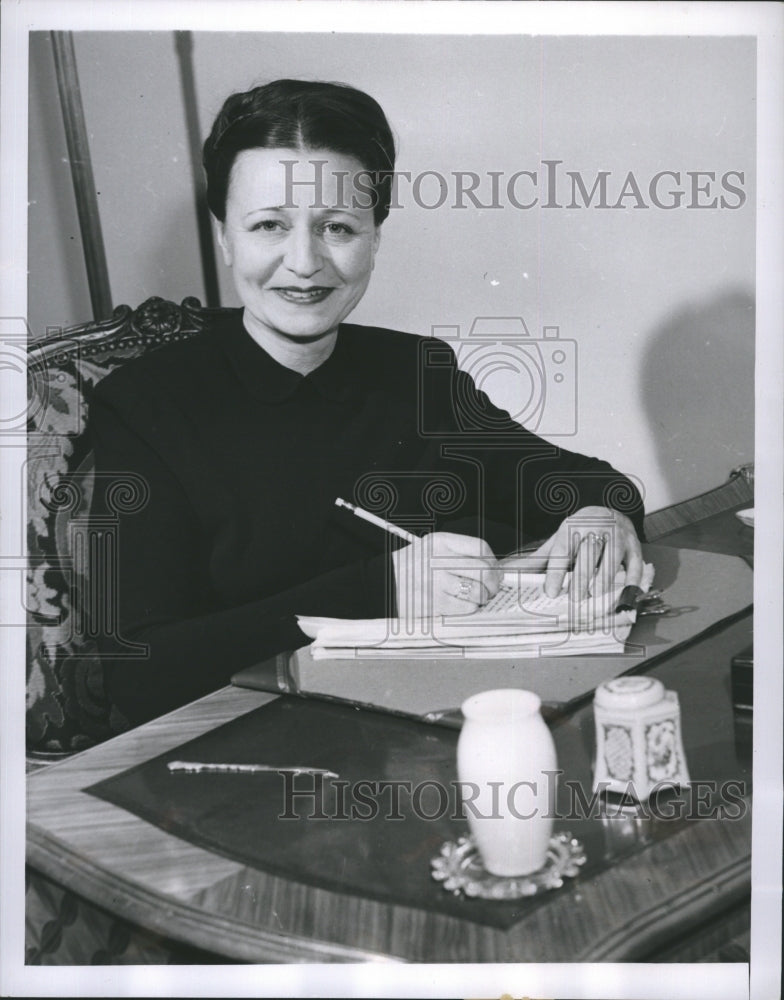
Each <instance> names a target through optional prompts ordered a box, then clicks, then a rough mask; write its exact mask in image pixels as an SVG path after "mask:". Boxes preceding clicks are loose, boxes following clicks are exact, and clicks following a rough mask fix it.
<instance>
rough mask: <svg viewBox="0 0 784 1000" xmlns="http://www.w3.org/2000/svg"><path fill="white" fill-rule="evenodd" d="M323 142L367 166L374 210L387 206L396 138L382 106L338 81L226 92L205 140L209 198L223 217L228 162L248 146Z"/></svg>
mask: <svg viewBox="0 0 784 1000" xmlns="http://www.w3.org/2000/svg"><path fill="white" fill-rule="evenodd" d="M276 147H283V148H289V149H314V150H316V149H320V150H329V151H331V152H333V153H342V154H344V155H346V156H352V157H354V159H355V160H358V161H359V163H361V164H362V166H363V167H364V169H365V170H367V171H368V172H369V174H370V178H369V182H370V185H371V187H372V196H373V200H372V204H373V215H374V218H375V222H376V225H380V224H381V223H382V222H383V221H384V219H386V217H387V215H388V214H389V203H390V198H391V191H392V173H393V171H394V168H395V140H394V138H393V136H392V131H391V129H390V127H389V123H388V122H387V119H386V116H385V115H384V112H383V111H382V109H381V106H380V105H379V104H378V103H377V102H376V101H374V100H373V98H372V97H370V96H369V95H368V94H365V93H363V91H361V90H356V89H355V88H354V87H348V86H346V85H345V84H341V83H320V82H316V81H314V82H310V81H307V80H275V81H274V82H273V83H267V84H265V85H264V86H263V87H255V88H254V89H253V90H248V91H246V92H245V93H238V94H232V95H231V96H230V97H228V98H227V99H226V101H225V102H224V104H223V107H222V108H221V110H220V112H219V114H218V117H217V118H216V119H215V122H214V124H213V126H212V131H211V132H210V134H209V137H208V138H207V141H206V142H205V143H204V150H203V155H202V162H203V164H204V170H205V172H206V174H207V204H208V205H209V207H210V211H211V212H212V214H213V215H214V216H215V217H216V218H217V219H219V220H220V221H221V222H223V221H225V218H226V197H227V194H228V189H229V177H230V175H231V168H232V166H233V164H234V160H235V158H236V157H237V154H238V153H241V152H242V151H243V150H246V149H274V148H276Z"/></svg>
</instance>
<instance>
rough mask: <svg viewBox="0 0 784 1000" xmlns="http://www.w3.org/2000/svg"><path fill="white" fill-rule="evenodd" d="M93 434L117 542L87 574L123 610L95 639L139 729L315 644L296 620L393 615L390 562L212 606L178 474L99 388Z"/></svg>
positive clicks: (100, 500) (108, 676)
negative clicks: (128, 485) (118, 501)
mask: <svg viewBox="0 0 784 1000" xmlns="http://www.w3.org/2000/svg"><path fill="white" fill-rule="evenodd" d="M90 433H91V438H92V444H93V448H94V453H95V467H96V479H95V483H96V487H95V495H94V501H93V505H92V508H91V532H93V533H94V532H98V531H105V530H106V528H107V526H109V528H110V529H111V530H113V531H114V532H115V537H116V559H113V560H110V562H109V563H107V564H106V566H101V567H98V566H96V565H91V568H90V572H91V573H96V572H99V573H102V574H103V578H102V579H103V581H104V590H105V593H104V595H103V601H104V604H105V605H106V606H111V607H112V608H113V609H114V611H113V613H112V614H110V615H108V616H107V617H106V619H105V620H106V621H108V622H109V623H111V622H115V623H116V624H115V625H114V626H113V627H104V628H102V629H100V630H99V635H98V636H97V642H98V646H99V651H100V653H101V659H102V663H103V668H104V679H105V685H106V690H107V694H108V695H109V697H110V698H111V699H112V701H113V702H114V704H115V705H116V706H117V707H118V708H119V709H120V711H121V712H122V713H123V714H124V715H125V716H126V718H127V719H128V721H129V722H131V723H132V724H139V723H141V722H143V721H146V720H148V719H150V718H154V717H155V716H157V715H160V714H162V713H163V712H166V711H170V710H171V709H173V708H176V707H178V706H180V705H183V704H185V703H186V702H188V701H191V700H193V699H194V698H198V697H201V696H202V695H204V694H207V693H209V692H210V691H213V690H215V689H216V688H218V687H220V686H222V685H223V684H226V683H228V682H229V680H230V678H231V675H232V674H233V673H235V672H236V671H237V670H239V669H242V668H243V667H247V666H251V665H252V664H254V663H258V662H260V661H262V660H264V659H266V658H268V657H270V656H273V655H275V654H276V653H279V652H282V651H285V650H292V649H296V648H298V647H300V646H303V645H306V644H307V643H308V642H309V641H310V640H309V639H308V638H307V636H305V634H304V633H303V632H302V631H301V630H300V629H299V627H298V626H297V623H296V618H295V614H308V615H314V614H317V615H325V616H334V617H363V618H365V617H367V618H373V617H385V616H387V615H389V614H392V613H394V609H393V607H392V606H391V605H390V604H389V603H388V602H390V601H394V586H393V577H392V573H393V570H392V567H391V564H390V561H389V560H388V559H387V557H386V556H384V555H381V556H374V557H372V558H369V559H366V560H362V561H359V562H356V563H352V564H350V565H347V566H343V567H340V568H339V569H336V570H333V571H330V572H328V573H326V574H324V575H322V576H319V577H317V578H315V579H312V580H308V581H306V582H305V583H303V584H301V585H299V586H296V587H293V588H291V589H289V590H286V591H283V592H281V593H278V594H275V595H274V596H273V597H270V598H265V599H262V600H258V601H252V602H250V603H247V604H243V605H241V606H238V607H231V608H226V609H221V610H215V608H214V604H213V602H211V601H210V593H209V584H208V580H207V578H206V571H205V569H204V562H205V559H204V554H203V546H204V537H203V531H202V526H201V525H200V523H199V519H198V516H197V513H196V511H195V509H194V508H193V505H192V504H191V503H190V502H189V499H188V497H187V495H186V493H185V491H184V490H183V488H182V486H181V484H180V483H179V481H178V479H177V478H176V476H175V475H174V474H173V473H172V472H171V470H170V469H169V468H168V467H167V465H166V464H165V462H164V461H163V459H162V458H161V457H160V456H159V455H158V454H157V452H156V450H155V448H154V447H153V446H152V445H151V444H150V443H148V442H147V441H146V440H145V439H144V438H143V437H142V436H140V435H139V434H137V433H136V431H135V430H133V429H132V428H131V426H129V423H128V422H127V421H126V419H124V416H123V415H121V414H120V413H119V412H118V411H117V409H115V407H114V406H113V404H112V403H111V402H110V401H109V399H108V398H107V397H106V396H104V395H102V394H101V393H97V394H96V395H95V397H94V399H93V400H92V401H91V407H90ZM129 474H130V477H132V480H133V482H134V483H135V484H136V485H135V493H136V495H137V497H140V499H139V501H138V502H137V503H136V504H135V505H133V506H134V509H132V510H130V509H125V510H123V511H122V512H119V513H118V511H117V509H116V508H114V507H113V506H112V495H113V490H112V485H113V484H120V483H122V482H123V481H124V480H125V481H128V477H129ZM114 492H115V494H116V492H117V491H114ZM107 568H108V569H109V575H108V576H107Z"/></svg>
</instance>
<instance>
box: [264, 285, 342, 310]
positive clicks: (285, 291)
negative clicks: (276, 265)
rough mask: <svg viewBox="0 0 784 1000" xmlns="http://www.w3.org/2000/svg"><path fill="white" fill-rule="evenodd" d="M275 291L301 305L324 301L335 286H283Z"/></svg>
mask: <svg viewBox="0 0 784 1000" xmlns="http://www.w3.org/2000/svg"><path fill="white" fill-rule="evenodd" d="M274 290H275V292H276V293H277V294H278V295H279V296H280V297H281V298H282V299H285V300H286V302H296V303H298V304H299V305H310V304H311V303H314V302H323V300H324V299H325V298H326V297H327V296H328V295H329V294H330V293H331V292H333V291H334V289H333V288H328V287H325V286H323V285H318V286H316V287H314V288H296V287H294V286H291V287H281V288H276V289H274Z"/></svg>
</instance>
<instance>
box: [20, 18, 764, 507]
mask: <svg viewBox="0 0 784 1000" xmlns="http://www.w3.org/2000/svg"><path fill="white" fill-rule="evenodd" d="M36 46H37V49H36ZM33 49H34V50H35V52H36V58H35V60H34V62H33V63H31V74H32V76H33V80H32V83H31V88H32V89H31V94H32V96H33V97H34V100H33V101H32V103H31V112H30V121H31V194H30V197H31V199H36V210H35V211H33V210H32V209H31V217H30V219H31V257H30V270H31V273H30V320H31V325H32V327H33V329H34V332H35V333H36V334H40V333H41V332H43V331H44V329H45V326H46V325H48V324H49V323H51V322H53V321H57V320H56V319H54V318H56V317H59V318H60V319H59V321H60V322H72V321H75V320H76V319H83V318H87V317H88V316H89V310H88V307H87V306H86V305H85V302H84V295H83V291H81V290H83V288H84V277H83V271H82V264H81V258H80V256H79V254H78V253H76V252H75V242H74V241H73V240H71V239H70V237H71V236H72V235H73V225H72V222H71V221H70V220H69V217H68V213H67V212H66V208H65V205H64V201H67V199H66V198H65V195H64V193H63V190H62V172H63V171H62V167H61V166H59V164H60V163H61V162H62V156H63V155H64V154H63V150H62V144H61V139H60V137H59V136H58V134H57V126H56V123H55V120H54V119H55V118H56V115H54V114H53V110H52V109H53V106H54V107H55V108H56V105H55V104H54V101H55V98H54V91H53V90H51V87H52V79H51V70H50V68H47V65H46V59H45V55H46V53H45V52H44V51H43V49H45V45H42V44H41V43H40V41H36V40H35V38H34V41H33ZM76 53H77V59H78V63H79V72H80V77H81V84H82V89H83V100H84V105H85V114H86V119H87V123H88V129H89V132H90V141H91V152H92V157H93V165H94V171H95V177H96V185H97V188H98V190H99V191H100V195H99V204H100V211H101V218H102V223H103V227H104V237H105V241H106V248H107V255H108V260H109V270H110V278H111V284H112V294H113V298H114V301H115V302H128V303H131V304H138V303H139V302H141V301H142V300H143V299H144V298H145V297H146V296H148V295H151V294H161V295H164V296H166V297H169V298H173V299H181V298H182V297H184V296H185V295H188V294H197V295H201V296H202V297H203V294H204V293H203V288H202V280H201V271H200V265H199V259H198V247H197V241H196V224H195V218H194V211H193V193H192V191H193V189H192V178H191V175H190V165H189V161H188V157H187V150H186V145H185V141H186V139H185V128H184V118H183V113H182V105H181V93H180V85H179V80H178V73H177V63H176V58H175V54H174V42H173V36H172V35H171V34H170V33H164V32H160V33H152V32H150V33H147V32H145V33H141V32H139V33H131V34H129V33H117V34H110V33H81V34H78V35H77V36H76ZM193 58H194V65H195V74H196V84H197V90H198V101H199V115H200V121H201V126H202V131H203V133H204V134H206V131H207V130H208V128H209V126H210V123H211V120H212V117H213V116H214V114H215V112H216V111H217V109H218V108H219V106H220V103H221V102H222V99H223V98H224V97H225V96H226V95H227V94H228V93H229V92H231V91H232V90H234V89H246V88H247V87H249V86H251V85H253V84H254V83H258V82H264V81H265V80H268V79H274V78H276V77H279V76H290V77H297V76H305V77H310V78H319V79H335V80H342V81H345V82H349V83H352V84H354V85H356V86H359V87H361V88H363V89H366V90H368V91H369V92H370V93H372V94H373V95H374V96H375V97H376V98H377V99H378V100H379V101H380V103H381V104H382V106H383V107H384V109H385V110H386V112H387V114H388V117H389V119H390V121H391V122H392V124H393V127H394V128H395V131H396V133H397V135H398V138H399V147H400V154H399V163H398V167H399V169H400V170H408V171H411V173H412V175H414V176H417V175H419V174H421V173H422V172H424V171H438V172H439V173H441V174H442V175H444V176H445V177H447V178H449V176H450V173H451V172H452V171H456V170H464V171H474V172H476V173H477V174H479V175H480V176H481V177H482V178H483V187H481V188H480V189H479V194H480V199H481V200H482V201H483V203H485V204H487V203H488V198H489V188H488V187H487V184H488V183H489V181H488V180H487V178H488V172H489V171H500V172H503V173H504V175H505V177H508V176H509V175H511V174H513V173H514V172H515V171H519V170H531V171H537V172H538V182H539V183H538V189H539V194H540V195H542V194H543V191H544V178H543V171H544V169H545V168H543V166H542V162H541V161H542V160H560V161H562V164H561V165H560V166H559V167H558V170H559V172H560V173H559V178H560V182H561V183H560V185H559V193H558V194H557V196H556V197H557V200H558V202H559V204H561V205H563V206H564V207H559V208H555V207H553V208H544V207H542V205H541V203H540V204H539V205H538V206H536V207H535V208H531V209H518V208H515V207H513V206H512V205H511V204H510V203H509V202H508V200H506V199H503V201H504V205H503V207H502V208H499V209H493V208H485V209H480V208H475V207H467V208H465V209H462V210H461V209H456V208H454V207H450V206H451V205H452V204H453V202H454V197H453V195H452V192H453V191H454V186H452V188H451V189H450V198H449V199H448V203H447V204H446V205H444V206H443V207H441V208H438V209H432V210H428V209H426V208H423V207H421V206H420V205H417V204H416V203H415V202H414V200H413V198H412V197H411V196H410V188H407V187H403V188H401V192H402V194H401V202H402V203H403V206H404V207H403V208H402V209H400V210H398V211H393V212H392V215H391V217H390V219H389V220H388V221H387V223H385V225H384V231H383V239H382V246H381V250H380V253H379V257H378V261H377V266H376V272H375V275H374V279H373V282H372V284H371V287H370V290H369V291H368V294H367V296H366V298H365V300H364V301H363V302H362V303H361V305H360V306H359V308H358V309H357V311H356V312H355V314H354V316H353V318H354V319H355V320H356V321H357V322H372V323H376V324H380V325H388V326H392V327H397V328H400V329H405V330H410V331H414V332H420V333H428V332H430V329H431V326H432V325H433V324H438V325H459V326H460V328H461V330H462V331H463V332H465V331H466V330H467V329H468V328H469V327H470V324H471V322H472V320H473V318H474V317H475V316H477V315H479V316H522V317H523V318H524V319H525V322H526V324H527V326H528V328H529V330H530V332H531V334H532V336H533V337H534V338H539V337H540V336H541V329H542V327H543V326H545V325H547V326H558V327H559V328H560V335H561V338H562V339H564V340H568V341H572V342H574V344H575V345H576V346H575V348H574V349H575V351H576V366H575V369H574V371H573V373H571V372H570V374H569V377H568V378H567V381H566V383H565V384H562V385H561V386H560V387H559V391H560V392H561V395H560V397H559V396H558V395H557V394H556V395H554V396H552V397H550V398H549V399H548V404H547V405H548V406H549V407H551V411H550V412H551V427H554V428H555V429H556V430H559V429H560V430H564V429H571V428H570V427H569V425H570V423H571V422H572V420H571V413H572V411H573V410H574V408H575V407H576V410H575V412H576V433H574V434H573V435H572V436H567V437H560V438H557V440H558V442H559V443H563V444H564V445H566V446H567V447H570V448H574V449H576V450H579V451H583V452H587V453H591V454H599V455H601V456H603V457H606V458H607V459H609V460H610V461H612V462H613V463H614V464H615V465H617V466H618V467H620V468H622V469H624V470H625V471H627V472H630V473H632V474H634V475H636V476H637V477H638V478H639V479H640V481H641V482H642V484H643V485H644V489H645V491H646V496H647V506H648V507H649V509H654V508H656V507H660V506H662V505H664V504H666V503H669V502H672V501H675V500H678V499H682V498H684V497H686V496H689V495H693V494H695V493H698V492H700V491H702V490H704V489H709V488H711V487H712V486H714V485H716V484H718V483H719V482H721V481H722V480H723V479H724V478H725V477H726V475H727V473H728V471H729V470H730V469H731V468H732V467H733V466H735V465H737V464H740V463H741V462H744V461H752V460H753V443H752V425H753V391H754V390H753V358H754V320H753V304H754V274H755V272H754V267H755V262H754V209H753V206H754V187H753V183H754V167H755V164H754V150H755V132H754V97H755V72H754V41H753V39H744V38H708V37H703V38H669V39H668V38H637V39H633V38H602V37H596V38H585V37H576V38H538V39H537V38H532V37H509V36H500V37H495V36H465V37H460V36H454V37H450V36H440V37H434V36H410V35H387V36H380V35H370V36H368V35H363V36H359V35H346V34H334V35H313V34H269V35H257V34H230V33H229V34H217V33H210V34H196V35H195V36H194V56H193ZM489 69H490V70H491V71H489ZM44 94H48V95H49V96H48V98H46V99H45V98H44V97H43V95H44ZM47 101H48V104H47ZM60 131H61V129H60ZM44 136H45V137H46V139H44ZM33 143H35V148H36V150H37V153H36V156H37V157H38V156H40V157H41V162H35V163H33V160H32V150H33ZM567 170H571V171H578V172H579V173H580V175H581V177H583V178H584V180H585V183H586V184H587V186H588V189H590V186H591V184H592V182H593V180H594V179H595V177H596V175H597V172H598V171H601V170H604V171H609V177H608V180H607V185H608V202H609V204H613V203H615V202H616V201H617V200H618V197H619V194H620V192H621V189H622V187H623V183H624V179H625V178H626V176H627V174H628V173H629V172H630V171H631V172H633V174H634V177H635V179H637V180H638V182H639V184H640V187H641V191H642V192H643V198H644V201H646V202H648V203H649V205H650V198H649V197H648V193H647V185H648V182H649V180H650V178H652V177H653V175H654V174H656V173H657V172H658V171H662V170H673V171H681V172H682V178H681V180H682V183H683V184H685V183H686V181H687V178H686V177H685V175H683V174H684V172H685V171H696V170H702V171H714V172H715V173H716V174H717V175H718V176H719V177H720V176H721V175H722V174H723V173H725V172H726V171H731V170H732V171H735V170H737V171H743V172H744V174H745V182H744V184H743V189H744V192H745V196H746V202H745V204H744V205H743V206H742V207H739V208H737V209H731V208H728V209H724V210H721V209H720V208H718V207H715V208H694V209H688V208H685V207H683V206H681V207H679V208H676V209H673V210H669V211H668V210H666V209H662V208H657V207H655V206H651V207H634V205H635V200H636V199H635V198H634V197H633V196H627V197H626V198H625V199H623V200H622V202H621V204H623V205H624V206H625V207H623V208H619V209H613V208H604V209H602V208H596V207H590V208H572V209H570V208H568V207H565V206H567V205H568V204H569V202H570V195H571V191H570V187H569V184H568V178H567V177H566V174H565V173H564V171H567ZM54 174H56V175H57V176H58V177H59V178H60V185H61V186H60V188H57V189H56V188H55V186H54V184H53V183H52V175H54ZM431 181H432V178H431ZM527 183H528V182H527V181H526V180H525V178H523V179H522V180H521V182H520V186H519V188H518V189H517V190H518V192H519V197H520V199H521V200H522V198H523V196H524V195H526V194H528V192H529V191H532V190H533V187H532V186H530V187H529V186H526V184H527ZM735 183H736V184H737V183H738V182H737V181H735ZM663 190H666V188H663ZM719 193H721V192H719ZM436 194H437V189H436V187H435V182H434V181H433V182H432V183H426V184H424V185H423V187H422V189H421V195H422V198H421V200H423V201H424V200H427V201H428V203H430V204H432V203H433V201H434V200H435V196H436ZM545 196H546V195H545ZM71 198H72V196H71ZM685 200H686V201H688V200H689V198H688V197H687V198H686V199H685ZM698 200H703V201H706V200H708V199H707V197H705V196H702V198H701V199H698ZM727 200H728V202H729V203H730V204H733V205H735V204H737V203H738V200H739V199H738V198H737V197H732V196H731V192H729V193H728V197H727ZM594 206H595V202H594ZM71 215H72V213H71ZM53 276H56V277H57V280H52V278H53ZM221 290H222V297H223V301H224V302H225V303H235V302H236V298H235V296H234V292H233V289H232V286H231V279H230V275H229V274H227V273H226V272H225V271H223V268H222V265H221ZM76 310H81V313H80V314H77V312H76ZM573 386H574V391H573V389H572V387H573ZM492 387H493V391H494V392H495V393H496V394H497V395H498V398H499V399H501V400H502V401H503V400H506V401H509V400H511V399H512V398H513V395H514V392H515V386H514V385H512V384H511V382H510V378H505V377H504V376H503V374H502V376H501V377H500V379H496V380H495V381H494V382H493V386H492ZM551 387H552V384H551ZM545 429H546V428H545Z"/></svg>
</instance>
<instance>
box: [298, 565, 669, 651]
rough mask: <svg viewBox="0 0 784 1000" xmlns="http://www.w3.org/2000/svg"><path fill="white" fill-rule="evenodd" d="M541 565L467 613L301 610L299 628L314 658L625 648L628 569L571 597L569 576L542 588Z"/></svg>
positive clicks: (650, 571) (647, 581)
mask: <svg viewBox="0 0 784 1000" xmlns="http://www.w3.org/2000/svg"><path fill="white" fill-rule="evenodd" d="M653 575H654V568H653V566H652V565H651V564H650V563H646V564H645V568H644V573H643V579H642V583H641V588H642V589H643V590H644V591H647V590H649V588H650V585H651V582H652V580H653ZM544 581H545V574H544V573H526V572H522V571H519V570H512V571H508V572H506V573H505V575H504V579H503V583H502V586H501V588H500V590H499V591H498V593H497V594H496V595H495V596H494V597H493V598H492V600H490V601H489V602H488V603H487V604H486V605H484V606H483V607H481V608H479V609H478V610H477V611H474V612H473V613H471V614H466V615H443V616H437V617H434V618H413V619H410V620H403V619H394V618H373V619H342V618H316V617H309V616H304V615H303V616H298V619H297V620H298V623H299V626H300V628H301V629H302V631H303V632H304V633H305V634H306V635H308V636H310V637H311V638H312V639H313V644H312V646H311V649H310V652H311V656H312V657H313V659H314V660H315V659H343V658H345V657H346V656H347V655H357V654H358V653H360V654H361V655H380V656H383V655H390V656H399V655H400V654H401V652H402V651H405V650H409V651H412V652H416V651H420V652H421V651H428V652H430V653H432V652H433V651H434V650H439V649H444V648H447V649H448V648H456V649H459V650H466V649H468V650H472V651H476V652H477V653H481V655H482V656H498V657H503V656H541V655H543V654H546V655H549V656H573V655H576V654H579V653H587V652H590V653H614V652H620V651H622V650H623V647H624V644H625V642H626V640H627V638H628V636H629V632H630V630H631V627H632V625H633V624H634V622H635V620H636V612H635V611H623V612H620V613H617V614H616V612H615V606H616V604H617V603H618V599H619V597H620V593H621V590H622V589H623V586H624V584H625V573H624V571H623V570H621V571H619V573H618V575H617V577H616V579H615V581H614V585H613V587H612V588H611V589H610V590H608V591H606V592H604V593H596V594H592V595H589V596H588V597H587V598H585V599H584V600H581V601H573V600H572V599H571V598H570V597H569V594H568V586H569V576H568V575H567V578H566V580H565V583H564V589H563V590H562V591H561V593H560V594H559V595H558V596H556V597H548V596H547V595H546V594H545V593H544Z"/></svg>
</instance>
